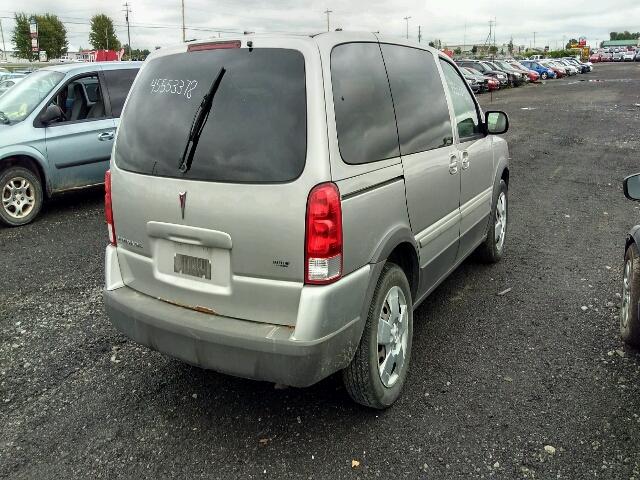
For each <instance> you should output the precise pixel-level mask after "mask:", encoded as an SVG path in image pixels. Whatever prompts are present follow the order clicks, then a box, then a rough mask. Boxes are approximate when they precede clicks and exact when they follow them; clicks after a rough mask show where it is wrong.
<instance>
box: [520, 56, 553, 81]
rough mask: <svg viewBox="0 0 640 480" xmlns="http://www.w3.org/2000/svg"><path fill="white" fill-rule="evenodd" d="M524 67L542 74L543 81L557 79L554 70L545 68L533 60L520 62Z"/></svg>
mask: <svg viewBox="0 0 640 480" xmlns="http://www.w3.org/2000/svg"><path fill="white" fill-rule="evenodd" d="M520 63H521V64H522V65H524V66H525V67H527V68H528V69H529V70H534V71H536V72H538V73H539V74H540V78H541V79H542V80H547V79H549V78H556V77H557V75H556V72H554V71H553V70H551V69H550V68H548V67H545V66H544V65H542V64H540V63H538V62H536V61H533V60H522V61H521V62H520Z"/></svg>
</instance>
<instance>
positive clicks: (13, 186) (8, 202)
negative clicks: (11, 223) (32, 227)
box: [2, 177, 36, 219]
mask: <svg viewBox="0 0 640 480" xmlns="http://www.w3.org/2000/svg"><path fill="white" fill-rule="evenodd" d="M35 203H36V198H35V192H34V188H33V185H31V182H29V181H28V180H27V179H26V178H24V177H13V178H11V179H9V181H8V182H7V183H5V184H4V186H3V187H2V207H3V208H4V211H5V212H6V213H7V214H8V215H9V216H10V217H11V218H15V219H21V218H24V217H26V216H27V215H29V214H30V213H31V211H32V210H33V207H34V206H35Z"/></svg>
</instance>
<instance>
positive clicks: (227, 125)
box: [114, 48, 307, 183]
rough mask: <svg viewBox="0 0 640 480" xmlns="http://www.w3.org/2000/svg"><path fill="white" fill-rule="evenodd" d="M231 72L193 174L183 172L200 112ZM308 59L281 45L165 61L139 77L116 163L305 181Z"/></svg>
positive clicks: (167, 173)
mask: <svg viewBox="0 0 640 480" xmlns="http://www.w3.org/2000/svg"><path fill="white" fill-rule="evenodd" d="M223 67H224V69H225V70H226V73H225V75H224V77H223V78H222V81H221V83H220V86H219V88H218V90H217V92H216V94H215V97H214V99H213V104H212V108H211V111H210V113H209V116H208V118H207V120H206V123H205V124H204V127H203V130H202V134H201V136H200V141H199V143H198V146H197V149H196V150H195V155H194V157H193V162H192V164H191V169H190V170H188V171H187V172H186V173H182V172H180V171H179V165H180V163H181V159H182V155H183V152H184V150H185V147H186V145H187V141H188V137H189V132H190V130H191V126H192V123H193V121H194V117H195V115H196V112H197V111H198V107H199V106H200V104H201V102H202V100H203V98H204V96H205V95H206V94H207V92H208V91H209V89H210V87H211V85H212V83H213V82H214V80H215V79H216V77H217V76H218V73H219V72H220V71H221V68H223ZM306 133H307V112H306V82H305V62H304V56H303V55H302V53H301V52H299V51H297V50H291V49H281V48H255V49H253V50H249V49H246V48H231V49H215V50H202V51H194V52H184V53H178V54H172V55H165V56H161V57H157V58H155V59H152V60H150V61H149V63H148V64H147V65H146V66H145V67H143V68H142V70H141V71H140V73H139V79H138V80H137V81H136V83H135V86H134V87H133V89H132V91H131V95H130V98H129V101H128V103H127V110H126V111H125V112H124V115H123V116H122V120H121V124H120V128H119V133H118V140H117V143H116V146H115V150H114V158H115V161H116V164H117V165H118V166H119V167H120V168H123V169H125V170H129V171H132V172H136V173H143V174H147V175H155V176H164V177H173V178H186V179H192V180H204V181H213V182H229V183H279V182H288V181H292V180H294V179H296V178H297V177H299V176H300V174H301V173H302V171H303V169H304V165H305V160H306V149H307V137H306Z"/></svg>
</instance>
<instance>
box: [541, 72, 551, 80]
mask: <svg viewBox="0 0 640 480" xmlns="http://www.w3.org/2000/svg"><path fill="white" fill-rule="evenodd" d="M540 78H541V79H542V80H546V79H547V78H549V74H548V73H547V72H544V73H543V74H542V75H540Z"/></svg>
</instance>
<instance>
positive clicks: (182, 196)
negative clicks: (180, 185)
mask: <svg viewBox="0 0 640 480" xmlns="http://www.w3.org/2000/svg"><path fill="white" fill-rule="evenodd" d="M178 199H179V200H180V212H182V219H183V220H184V207H185V206H186V205H187V192H180V193H179V194H178Z"/></svg>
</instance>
